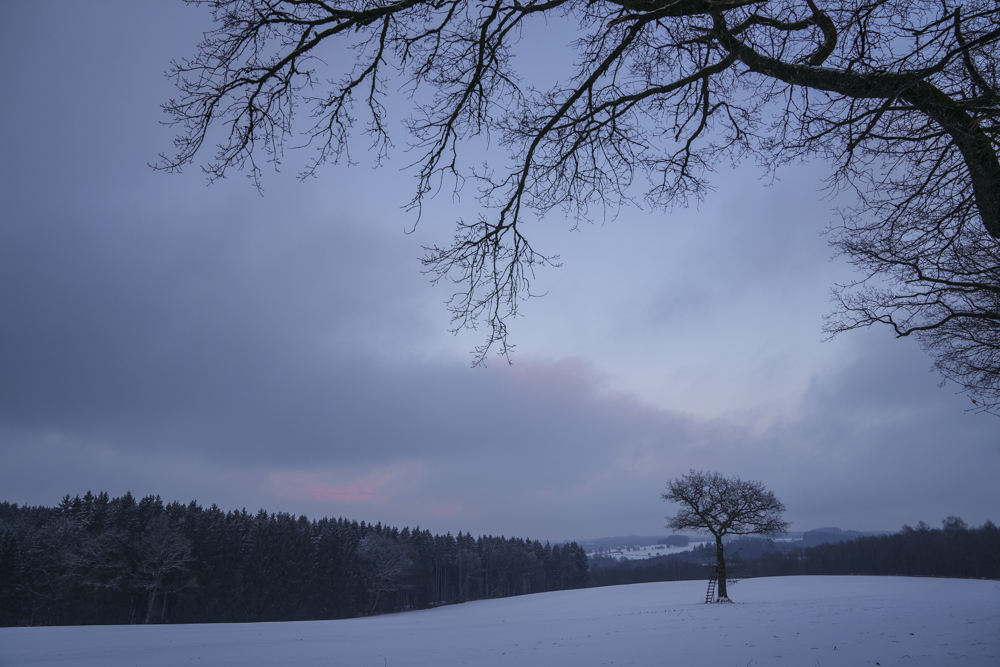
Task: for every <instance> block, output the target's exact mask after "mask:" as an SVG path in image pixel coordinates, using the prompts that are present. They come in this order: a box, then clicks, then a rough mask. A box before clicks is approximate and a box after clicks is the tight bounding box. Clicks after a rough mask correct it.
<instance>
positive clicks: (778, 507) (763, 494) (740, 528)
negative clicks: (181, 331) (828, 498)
mask: <svg viewBox="0 0 1000 667" xmlns="http://www.w3.org/2000/svg"><path fill="white" fill-rule="evenodd" d="M661 497H662V498H663V499H664V500H668V501H670V502H673V503H678V504H679V505H680V506H681V508H680V510H679V511H678V512H677V514H675V515H674V516H672V517H669V522H668V523H667V527H668V528H671V529H673V530H677V531H681V530H697V531H701V532H706V533H711V534H712V536H713V537H715V556H716V564H717V567H718V572H719V600H720V601H721V600H728V599H729V594H728V592H727V591H726V558H725V549H724V545H723V542H722V540H723V538H724V537H725V536H726V535H765V536H768V537H775V536H778V535H781V534H783V533H784V532H785V530H786V529H787V528H788V526H789V523H788V522H786V521H783V520H782V518H781V515H782V514H783V513H784V511H785V506H784V505H783V504H782V503H781V501H779V500H778V499H777V498H776V497H775V496H774V492H772V491H768V490H767V489H765V488H764V485H763V484H761V483H760V482H750V481H747V482H744V481H743V480H741V479H740V478H739V477H723V476H722V475H720V474H719V473H717V472H701V471H698V470H692V471H690V472H689V473H687V474H686V475H681V476H680V477H678V478H677V479H674V480H671V481H670V482H669V483H668V484H667V492H666V493H664V494H662V495H661Z"/></svg>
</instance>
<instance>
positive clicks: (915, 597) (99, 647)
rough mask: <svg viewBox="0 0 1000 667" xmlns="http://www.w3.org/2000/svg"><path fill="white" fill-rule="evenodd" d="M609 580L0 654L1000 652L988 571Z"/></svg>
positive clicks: (285, 661)
mask: <svg viewBox="0 0 1000 667" xmlns="http://www.w3.org/2000/svg"><path fill="white" fill-rule="evenodd" d="M704 587H705V584H704V582H694V581H685V582H670V583H657V584H639V585H634V586H615V587H607V588H596V589H587V590H579V591H564V592H559V593H547V594H539V595H527V596H522V597H516V598H506V599H502V600H486V601H481V602H470V603H467V604H462V605H455V606H450V607H440V608H437V609H431V610H427V611H418V612H410V613H404V614H395V615H388V616H380V617H374V618H360V619H350V620H343V621H314V622H304V623H259V624H245V625H186V626H184V625H179V626H169V625H165V626H90V627H57V628H2V629H0V665H3V666H4V667H15V666H16V667H41V666H45V667H49V666H55V665H67V666H69V665H72V666H73V667H126V666H128V667H133V666H135V665H139V666H141V667H176V666H177V665H198V666H199V667H209V666H215V665H240V666H243V667H258V666H264V665H296V666H308V665H322V666H324V667H328V666H348V665H351V666H365V667H400V666H404V665H405V666H409V667H423V666H427V667H431V666H434V667H440V666H453V665H477V666H479V665H482V666H492V665H538V666H542V665H544V666H546V667H549V666H552V667H561V666H565V667H570V666H572V667H585V666H590V665H616V666H619V667H620V666H627V665H636V666H639V665H641V666H642V667H649V666H652V665H682V666H684V667H690V666H701V665H705V666H719V667H723V666H730V665H731V666H732V667H737V666H738V667H746V666H747V665H751V666H753V665H803V666H810V667H815V666H817V665H819V666H821V667H834V666H837V665H844V666H845V667H846V666H848V665H850V666H851V667H856V666H859V665H875V664H879V665H882V666H885V667H888V666H891V665H933V666H940V665H990V666H992V667H995V666H996V665H1000V583H998V582H995V581H970V580H960V579H912V578H896V577H781V578H766V579H751V580H745V581H742V582H740V583H739V584H738V585H736V586H734V587H733V588H732V590H731V591H730V594H731V596H732V597H733V598H734V599H735V600H737V603H736V604H732V605H719V604H712V605H706V604H704V603H701V602H700V600H702V599H704V594H705V591H704Z"/></svg>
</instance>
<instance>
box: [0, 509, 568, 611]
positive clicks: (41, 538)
mask: <svg viewBox="0 0 1000 667" xmlns="http://www.w3.org/2000/svg"><path fill="white" fill-rule="evenodd" d="M586 585H587V555H586V553H585V552H584V550H583V549H582V548H580V547H579V546H578V545H577V544H576V543H575V542H573V543H570V544H565V545H549V544H548V543H546V544H544V545H543V544H541V543H540V542H538V541H537V540H534V541H532V540H526V539H520V538H505V537H492V536H483V537H478V538H474V537H472V535H470V534H468V533H466V534H462V533H461V532H459V533H458V535H455V536H452V535H451V534H450V533H449V534H447V535H432V534H431V533H430V531H427V530H420V529H419V528H414V529H412V530H411V529H409V528H403V529H402V530H399V529H397V528H390V527H388V526H383V525H382V524H381V523H378V524H375V525H372V524H365V523H364V522H361V523H358V522H357V521H349V520H346V519H326V518H324V519H320V520H309V519H307V518H306V517H304V516H300V517H295V516H292V515H290V514H284V513H278V514H269V513H268V512H266V511H264V510H261V511H260V512H258V513H256V514H251V513H248V512H246V510H243V511H240V512H223V511H222V510H221V509H219V508H218V507H216V506H214V505H213V506H212V507H209V508H203V507H201V506H199V505H198V504H197V503H195V502H191V503H189V504H187V505H183V504H180V503H177V502H173V503H170V504H167V505H164V503H163V502H162V501H161V500H160V498H159V497H158V496H155V497H154V496H148V497H146V498H143V499H142V500H139V501H136V500H135V498H134V497H133V496H132V495H131V493H126V494H125V495H124V496H122V497H120V498H109V497H108V494H107V493H98V494H96V495H94V494H92V493H90V492H88V493H87V494H86V495H85V496H83V497H82V498H81V497H80V496H77V497H75V498H70V497H69V496H68V495H67V496H66V497H64V498H63V499H62V502H61V503H60V504H59V505H58V506H57V507H53V508H50V507H28V506H21V507H18V506H17V505H16V504H11V503H7V502H4V503H0V625H3V626H19V625H75V624H125V623H167V622H169V623H211V622H250V621H297V620H310V619H333V618H346V617H352V616H359V615H364V614H375V613H383V612H391V611H401V610H405V609H420V608H426V607H431V606H434V605H438V604H445V603H451V602H461V601H464V600H475V599H481V598H497V597H506V596H511V595H521V594H525V593H536V592H542V591H556V590H563V589H570V588H581V587H583V586H586Z"/></svg>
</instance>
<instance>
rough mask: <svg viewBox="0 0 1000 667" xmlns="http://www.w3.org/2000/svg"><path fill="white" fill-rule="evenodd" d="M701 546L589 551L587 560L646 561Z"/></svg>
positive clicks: (693, 544)
mask: <svg viewBox="0 0 1000 667" xmlns="http://www.w3.org/2000/svg"><path fill="white" fill-rule="evenodd" d="M701 544H702V543H701V542H694V541H692V542H691V543H690V544H689V545H687V546H686V547H668V546H665V545H663V544H654V545H650V546H644V547H617V548H614V549H597V550H595V551H588V552H587V558H592V557H594V556H609V557H611V558H614V559H617V560H645V559H647V558H652V557H653V556H668V555H670V554H676V553H680V552H681V551H691V549H694V548H695V547H697V546H701Z"/></svg>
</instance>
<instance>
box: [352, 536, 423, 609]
mask: <svg viewBox="0 0 1000 667" xmlns="http://www.w3.org/2000/svg"><path fill="white" fill-rule="evenodd" d="M406 551H407V550H406V545H405V544H402V543H400V542H398V541H396V540H394V539H392V538H390V537H387V536H385V535H380V534H379V533H370V534H368V535H366V536H365V537H363V538H362V539H361V541H360V542H359V543H358V551H357V554H358V560H360V561H361V568H362V569H361V571H362V573H363V576H364V580H365V586H366V588H367V590H368V594H369V596H370V600H371V602H370V603H369V604H370V608H371V611H372V612H374V611H376V610H377V609H378V608H379V602H381V600H382V597H383V596H384V595H386V594H389V593H395V592H396V591H398V590H400V589H401V588H402V587H403V586H404V585H405V584H406V580H407V578H408V577H409V575H410V572H411V570H412V569H413V561H412V559H411V558H410V556H409V554H407V552H406Z"/></svg>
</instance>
